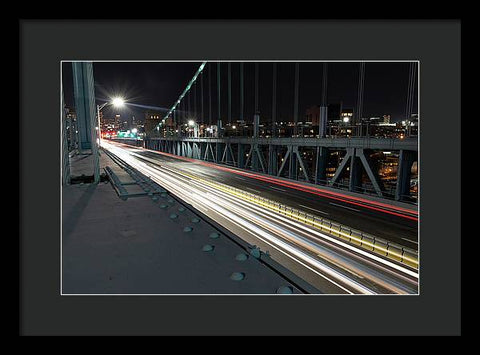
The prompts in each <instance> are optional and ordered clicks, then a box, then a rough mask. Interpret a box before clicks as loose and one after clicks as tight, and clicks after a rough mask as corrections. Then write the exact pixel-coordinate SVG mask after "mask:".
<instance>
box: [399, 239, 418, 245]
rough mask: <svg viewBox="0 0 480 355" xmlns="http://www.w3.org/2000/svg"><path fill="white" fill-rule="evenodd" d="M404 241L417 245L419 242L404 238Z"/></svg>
mask: <svg viewBox="0 0 480 355" xmlns="http://www.w3.org/2000/svg"><path fill="white" fill-rule="evenodd" d="M402 239H403V240H406V241H407V242H410V243H415V244H418V242H416V241H414V240H411V239H408V238H402Z"/></svg>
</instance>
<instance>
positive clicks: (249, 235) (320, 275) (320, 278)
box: [102, 141, 418, 294]
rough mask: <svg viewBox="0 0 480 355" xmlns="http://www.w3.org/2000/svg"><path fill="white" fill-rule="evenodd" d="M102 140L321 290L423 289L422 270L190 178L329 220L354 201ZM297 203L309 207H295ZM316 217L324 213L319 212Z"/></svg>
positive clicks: (378, 291)
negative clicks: (210, 181) (319, 195)
mask: <svg viewBox="0 0 480 355" xmlns="http://www.w3.org/2000/svg"><path fill="white" fill-rule="evenodd" d="M102 145H103V147H104V148H105V149H108V150H109V151H110V152H112V153H113V154H115V155H117V156H118V157H119V158H121V159H123V160H124V161H126V162H127V163H128V164H130V165H131V166H132V167H134V168H136V169H138V170H139V171H141V172H142V173H144V174H146V175H148V176H150V177H151V178H152V179H153V180H154V181H156V182H157V183H159V184H160V185H162V186H163V187H165V188H166V189H167V190H169V191H170V192H171V193H173V194H174V195H176V196H177V197H179V198H181V199H182V200H184V201H185V202H187V203H189V204H191V205H192V206H193V207H194V208H196V209H197V210H199V211H200V212H201V213H204V214H205V215H207V216H208V217H210V218H212V219H214V220H216V221H217V222H218V223H220V224H222V225H223V226H224V227H226V228H227V229H229V230H231V231H232V232H234V233H235V234H237V235H238V236H240V237H241V238H242V239H244V240H246V241H247V242H249V243H250V244H252V245H257V246H259V247H260V248H261V249H262V250H268V251H269V253H270V255H271V257H272V258H273V259H274V260H276V261H277V262H279V263H280V264H282V265H283V266H285V267H287V268H288V269H290V270H291V271H293V272H294V273H296V274H297V275H299V276H300V277H302V278H303V279H305V280H306V281H307V282H309V283H311V284H312V285H313V286H314V287H316V288H317V289H319V290H320V292H321V293H334V294H342V293H346V294H388V293H394V294H398V293H400V294H411V293H417V291H418V272H417V270H414V269H412V268H409V267H406V266H403V265H399V264H397V263H394V262H392V261H389V260H386V259H384V258H380V257H378V256H375V255H373V254H371V253H368V252H366V251H364V250H360V249H358V248H356V247H354V246H352V245H349V244H347V243H344V242H342V241H339V240H337V239H335V238H332V237H330V236H328V235H325V234H324V233H321V232H319V231H318V230H316V229H313V228H312V227H309V226H307V225H304V224H300V223H298V222H296V221H294V220H291V219H289V218H287V217H285V216H281V215H279V214H277V213H275V212H272V211H270V210H267V209H265V208H262V207H260V206H257V205H253V204H250V203H248V202H246V201H243V200H241V199H239V198H237V197H235V196H232V195H229V194H227V193H224V192H222V191H220V190H216V189H215V188H212V187H211V186H206V185H202V184H201V183H199V182H198V181H196V180H194V179H192V178H191V176H192V175H197V176H202V177H207V178H211V179H215V180H216V181H218V182H223V183H226V184H230V185H232V186H235V187H238V188H242V189H246V190H247V191H248V189H251V190H252V191H251V192H254V193H257V194H260V195H262V196H265V197H267V198H270V199H273V200H277V201H280V202H284V203H286V204H288V205H290V206H292V207H297V208H299V209H302V210H306V209H307V208H311V209H318V211H321V212H324V213H328V216H326V217H327V218H328V219H332V220H333V219H334V217H337V216H338V217H339V218H340V217H341V216H342V215H343V214H348V215H355V213H360V212H359V211H361V210H360V206H356V207H358V208H356V209H357V210H358V211H355V210H354V207H352V206H350V205H348V206H347V203H345V205H344V206H342V204H341V203H340V202H341V201H338V200H335V201H336V202H334V203H335V204H331V203H329V202H332V200H330V201H328V200H325V201H323V200H322V202H321V203H317V200H319V198H317V196H316V195H314V197H315V198H312V196H311V195H310V196H309V194H308V193H306V192H305V191H300V190H297V189H293V188H288V187H285V186H283V185H282V187H280V186H278V185H276V184H273V183H270V182H267V181H262V180H258V179H255V178H249V177H247V176H244V175H238V174H236V173H235V172H232V171H229V170H228V169H227V170H222V169H217V168H215V167H212V166H209V165H204V164H199V163H196V162H192V161H185V160H184V159H178V158H176V157H174V156H169V155H166V154H164V153H162V154H159V153H158V152H153V151H147V150H144V149H141V148H138V147H132V146H126V145H122V144H118V143H112V142H105V141H102ZM253 190H254V191H253ZM324 199H326V198H324ZM337 202H338V203H337ZM300 205H303V206H304V207H303V208H302V207H298V206H300ZM337 205H338V206H337ZM345 207H349V208H350V209H347V208H345ZM363 209H365V210H366V211H365V212H364V213H365V215H364V216H363V217H362V218H364V219H368V220H373V221H381V222H380V223H384V224H385V225H387V224H388V220H389V218H388V217H386V218H385V217H384V216H377V217H375V212H374V211H375V210H369V209H368V208H363ZM313 212H315V211H313ZM376 212H379V211H376ZM317 214H319V215H320V212H318V213H317ZM388 216H389V217H390V218H392V219H393V217H396V218H402V217H400V216H395V215H390V214H388ZM350 218H351V220H355V218H352V217H350ZM357 219H358V217H357ZM360 219H361V218H360ZM403 219H405V218H403ZM345 221H346V220H345V219H343V220H341V221H340V220H338V222H340V223H342V224H346V225H349V226H351V227H354V228H357V226H355V225H352V224H348V223H346V222H345ZM364 223H367V224H368V222H364ZM371 223H372V222H371ZM373 223H376V222H373ZM390 223H392V222H390ZM397 224H401V223H399V222H397ZM383 228H387V227H386V226H384V227H383ZM358 229H360V228H358ZM406 230H408V228H406ZM377 231H378V229H377ZM376 235H377V236H380V235H378V234H376ZM381 236H382V237H384V235H381ZM397 239H398V238H397ZM402 244H405V243H402ZM412 244H415V243H412Z"/></svg>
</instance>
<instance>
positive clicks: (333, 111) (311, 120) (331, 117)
mask: <svg viewBox="0 0 480 355" xmlns="http://www.w3.org/2000/svg"><path fill="white" fill-rule="evenodd" d="M340 112H342V103H337V104H328V105H327V120H328V122H335V121H339V120H340ZM305 124H306V125H311V126H318V125H319V124H320V105H314V106H310V107H308V108H307V110H306V112H305Z"/></svg>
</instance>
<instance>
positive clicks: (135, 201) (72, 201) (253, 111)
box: [58, 55, 422, 297]
mask: <svg viewBox="0 0 480 355" xmlns="http://www.w3.org/2000/svg"><path fill="white" fill-rule="evenodd" d="M402 58H403V57H402ZM421 67H422V62H421V61H420V60H418V59H415V56H414V55H412V59H409V60H406V59H400V58H399V59H398V60H371V59H362V58H359V59H357V60H350V59H349V60H346V59H342V58H337V59H336V60H307V59H301V58H298V59H296V60H274V59H271V60H258V59H254V60H245V59H239V60H235V59H231V60H211V59H208V58H207V59H205V58H200V59H198V60H185V59H179V60H149V59H148V60H147V59H145V60H113V59H112V60H105V59H102V60H96V59H95V58H89V59H88V60H86V59H85V58H83V57H79V58H65V59H62V60H60V62H59V63H58V68H59V69H58V70H59V77H60V82H59V84H58V98H59V102H60V107H59V116H58V120H59V121H58V124H59V126H60V137H59V140H58V142H59V145H60V148H61V149H60V152H59V154H60V159H59V160H60V162H61V166H60V167H59V169H60V171H61V174H60V178H59V181H58V189H59V191H60V221H61V224H60V233H59V234H60V241H59V245H60V265H59V270H60V282H59V286H60V289H59V293H60V295H62V296H93V295H95V296H98V295H118V296H130V295H146V296H148V295H155V296H163V295H185V296H193V295H205V296H208V295H225V296H230V295H252V296H264V295H270V296H275V297H277V296H278V297H281V296H285V295H291V296H292V297H293V296H312V295H314V296H320V297H321V296H330V295H336V296H339V295H341V296H343V295H351V296H361V295H370V296H375V295H388V296H394V295H400V296H418V295H421V286H420V285H421V277H420V272H419V270H420V258H421V252H420V249H421V244H422V243H421V241H420V239H421V236H420V233H419V231H420V223H421V222H420V213H419V207H420V204H421V200H422V198H421V188H420V185H421V183H420V181H421V177H420V174H419V171H420V149H419V142H420V135H421V129H420V107H421V104H422V100H421V97H420V88H421V85H422V83H421V82H420V70H421Z"/></svg>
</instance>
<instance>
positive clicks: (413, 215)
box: [142, 148, 418, 222]
mask: <svg viewBox="0 0 480 355" xmlns="http://www.w3.org/2000/svg"><path fill="white" fill-rule="evenodd" d="M142 150H147V151H149V152H153V153H155V154H159V155H164V156H168V157H172V158H174V159H177V160H184V161H188V162H191V163H195V164H199V165H204V166H208V167H211V168H215V169H217V170H223V171H227V172H230V173H233V174H237V175H242V176H247V177H249V178H252V179H256V180H260V181H265V182H269V183H272V184H276V185H280V186H284V187H288V188H292V189H295V190H299V191H303V192H309V193H311V194H314V195H318V196H321V197H326V198H330V199H333V200H336V201H341V202H344V203H348V204H353V205H356V206H361V207H364V208H367V209H371V210H374V211H379V212H383V213H387V214H391V215H394V216H398V217H402V218H406V219H410V220H413V221H417V222H418V211H416V210H413V209H408V208H404V207H400V206H396V205H392V204H388V203H383V202H379V201H373V200H369V199H365V198H361V197H357V196H352V195H346V194H342V193H340V192H334V191H330V190H326V189H322V188H320V187H317V186H308V185H304V184H300V183H297V182H294V181H286V180H282V179H279V178H275V177H271V176H266V175H260V174H256V173H251V172H246V171H241V170H238V169H234V168H229V167H224V166H220V165H218V164H214V163H209V162H205V161H201V160H198V159H193V158H187V157H183V156H178V155H174V154H170V153H165V152H160V151H156V150H152V149H147V148H142Z"/></svg>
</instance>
